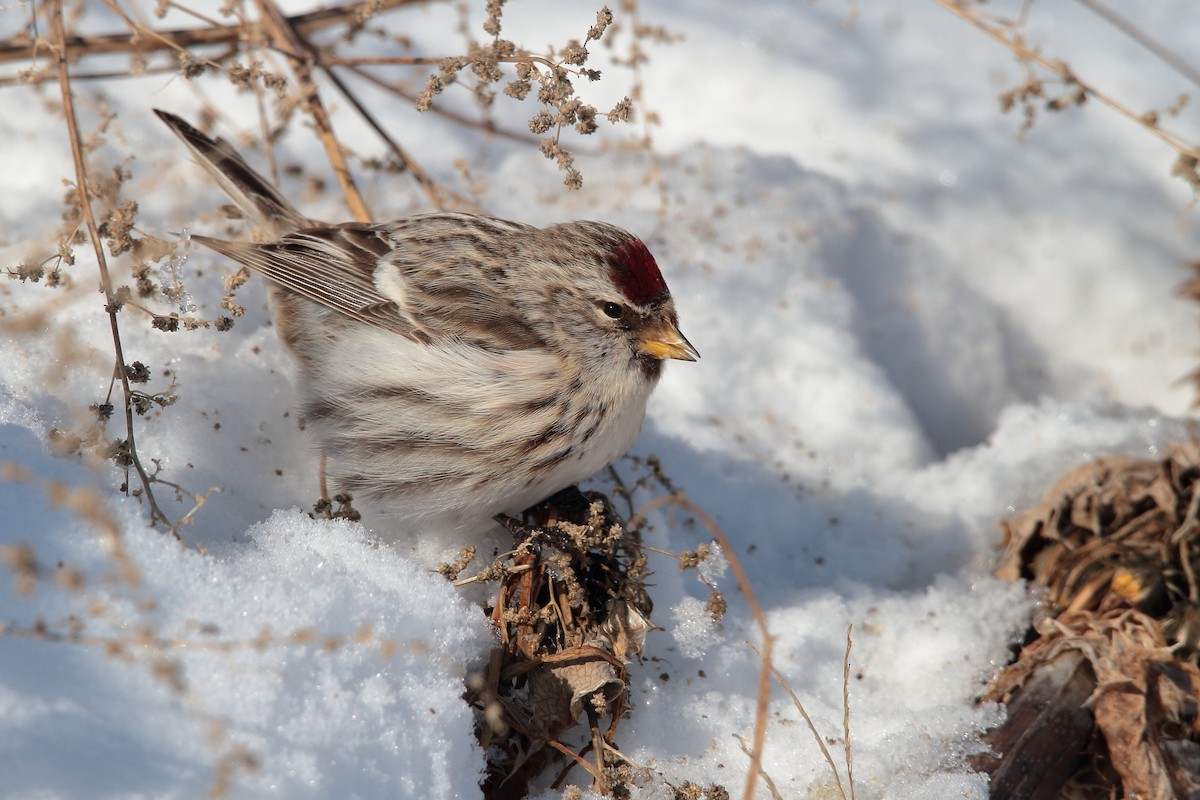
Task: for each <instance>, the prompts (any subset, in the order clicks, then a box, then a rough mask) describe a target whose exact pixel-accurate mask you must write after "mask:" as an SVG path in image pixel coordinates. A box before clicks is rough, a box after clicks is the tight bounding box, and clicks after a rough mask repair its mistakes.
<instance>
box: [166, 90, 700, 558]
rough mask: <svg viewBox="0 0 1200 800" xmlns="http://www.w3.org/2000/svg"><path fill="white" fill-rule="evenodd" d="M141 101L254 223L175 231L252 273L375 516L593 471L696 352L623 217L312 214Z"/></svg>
mask: <svg viewBox="0 0 1200 800" xmlns="http://www.w3.org/2000/svg"><path fill="white" fill-rule="evenodd" d="M156 113H157V114H158V116H159V117H160V118H161V119H162V120H163V121H164V122H166V123H167V125H169V126H170V127H171V130H173V131H174V132H175V133H176V134H177V135H178V136H179V137H180V138H181V139H183V141H184V142H185V143H186V144H187V146H188V147H189V148H190V149H191V151H192V153H194V154H195V156H196V157H197V159H198V160H199V162H200V164H201V165H202V166H204V167H205V168H206V169H207V170H208V172H210V173H211V174H212V175H213V177H214V178H216V180H217V182H218V183H219V184H220V185H221V187H222V188H223V189H224V190H225V192H226V194H228V195H229V197H230V199H231V200H232V201H233V202H234V204H235V205H236V206H237V207H238V208H239V209H240V210H241V212H242V213H243V214H244V215H245V216H246V217H247V218H248V220H249V221H250V222H252V223H254V224H255V225H257V226H258V227H259V229H260V232H261V235H262V237H263V238H264V239H265V240H266V241H265V242H263V243H261V244H255V243H250V242H229V241H223V240H220V239H210V238H207V237H204V236H193V237H192V238H193V239H194V240H195V241H197V242H200V243H201V244H203V245H205V246H207V247H210V248H212V249H213V250H216V251H217V252H218V253H221V254H223V255H225V256H228V257H229V258H231V259H233V260H235V261H238V262H241V263H242V264H244V265H246V266H247V267H249V268H250V269H251V270H253V271H255V272H258V273H260V274H262V275H263V276H265V277H266V278H267V279H268V281H269V286H270V289H269V296H270V300H271V306H272V316H273V319H274V323H275V326H276V330H277V332H278V334H279V337H280V339H281V340H282V341H283V343H284V344H285V345H286V346H287V348H288V349H289V350H290V351H291V353H292V355H293V356H294V358H295V361H296V363H297V367H298V370H297V383H298V388H299V393H300V406H299V408H300V413H301V414H302V416H303V418H304V419H306V420H307V421H308V427H309V430H311V431H312V433H313V436H314V438H315V439H316V442H317V444H318V445H319V446H320V448H321V449H322V450H323V451H324V452H325V453H326V455H327V456H328V459H329V460H328V467H327V468H328V475H329V478H330V479H331V481H332V483H333V485H334V487H335V488H337V489H339V490H342V491H347V492H350V493H352V494H353V495H354V497H355V498H356V499H365V500H367V501H368V503H369V504H370V505H372V506H374V507H376V508H378V509H380V510H381V511H382V512H384V513H386V514H387V515H388V516H389V517H391V521H392V522H393V524H395V525H396V527H397V530H396V531H395V533H394V534H393V538H394V536H395V535H397V534H419V533H421V532H423V531H440V532H446V533H464V534H465V533H474V532H477V531H481V530H484V529H486V528H488V527H489V526H491V525H493V524H494V523H493V522H492V519H493V517H494V516H495V515H496V514H499V513H506V514H517V513H519V512H521V511H522V510H524V509H525V508H527V507H529V506H531V505H533V504H534V503H537V502H539V501H540V500H543V499H545V498H546V497H548V496H550V495H551V494H553V493H554V492H556V491H558V490H560V489H562V488H564V487H567V486H570V485H571V484H574V483H576V482H578V481H581V480H583V479H585V478H587V477H589V476H591V475H592V474H593V473H595V472H597V471H598V470H600V469H602V468H603V467H605V466H606V465H608V464H610V463H611V462H612V461H613V460H614V459H616V458H617V457H619V456H620V455H622V454H623V453H624V452H625V451H626V450H628V449H629V447H630V446H632V445H633V442H634V440H635V439H636V438H637V436H638V433H639V431H640V429H641V426H642V418H643V416H644V415H645V411H646V401H647V399H648V398H649V396H650V392H651V390H652V389H653V388H654V385H655V383H657V381H658V378H659V376H660V375H661V373H662V363H663V360H664V359H668V358H676V359H683V360H686V361H694V360H695V359H696V358H697V357H698V355H699V354H698V353H697V352H696V349H695V348H694V347H692V345H691V344H690V343H689V342H688V341H687V339H685V338H684V337H683V334H681V333H680V332H679V327H678V323H677V318H676V314H675V304H674V302H673V301H672V299H671V294H670V292H669V291H668V289H667V284H666V282H665V281H664V280H663V277H662V273H661V272H660V271H659V268H658V265H657V264H656V263H655V261H654V257H653V256H651V255H650V252H649V250H647V249H646V246H645V245H644V244H643V243H642V242H641V241H640V240H639V239H638V238H637V237H635V236H633V235H632V234H630V233H628V232H626V231H624V230H621V229H620V228H617V227H615V226H613V225H608V224H605V223H602V222H569V223H565V224H561V225H551V226H549V227H546V228H535V227H532V226H530V225H523V224H520V223H517V222H508V221H505V220H501V219H495V218H493V217H486V216H482V215H478V214H450V213H445V214H423V215H419V216H414V217H409V218H407V219H401V220H397V221H395V222H385V223H379V224H360V223H344V224H340V225H327V224H324V223H320V222H316V221H313V220H310V219H308V218H306V217H305V216H303V215H302V214H301V213H300V212H299V211H297V210H296V209H295V208H293V207H292V206H291V204H290V203H288V201H287V200H285V199H284V197H283V195H282V194H281V193H280V192H279V191H278V190H277V189H275V188H274V187H273V186H271V185H270V184H269V183H268V182H267V181H266V180H265V179H263V178H262V177H261V176H259V175H258V174H257V173H255V172H254V171H253V170H252V169H250V167H249V166H248V165H247V164H246V162H245V161H244V160H243V159H242V158H241V156H240V155H238V153H237V152H236V151H235V150H234V149H233V147H232V146H231V145H229V144H228V143H227V142H225V141H224V140H221V139H217V140H215V141H214V140H213V139H211V138H209V137H208V136H206V135H205V134H203V133H201V132H200V131H198V130H196V129H195V128H193V127H192V126H190V125H189V124H187V123H186V122H184V121H183V120H182V119H180V118H179V117H176V116H174V115H173V114H169V113H166V112H163V111H158V112H156ZM382 533H384V534H385V535H387V532H382Z"/></svg>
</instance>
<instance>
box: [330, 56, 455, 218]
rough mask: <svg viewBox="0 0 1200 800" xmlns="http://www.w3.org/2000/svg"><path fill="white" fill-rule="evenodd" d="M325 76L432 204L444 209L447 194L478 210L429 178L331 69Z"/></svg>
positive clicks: (440, 209) (422, 168)
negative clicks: (388, 149) (384, 144)
mask: <svg viewBox="0 0 1200 800" xmlns="http://www.w3.org/2000/svg"><path fill="white" fill-rule="evenodd" d="M322 66H324V65H323V64H322ZM325 76H326V77H327V78H329V80H330V81H331V82H332V83H333V85H334V86H336V87H337V89H338V91H340V92H341V93H342V96H343V97H345V98H346V99H347V100H348V101H350V105H352V106H354V110H355V111H357V112H358V113H359V115H360V116H361V117H362V118H363V119H364V120H365V121H366V123H367V124H368V125H370V126H371V129H372V130H373V131H375V133H376V134H377V135H378V136H379V138H380V139H383V141H384V142H385V143H387V146H388V147H389V148H390V149H391V151H392V154H393V155H395V156H396V158H398V159H399V160H400V163H402V164H403V165H404V167H405V169H407V170H408V172H409V174H410V175H412V176H413V178H414V179H415V180H416V182H417V183H418V184H419V185H420V187H421V189H422V190H423V191H424V192H425V196H426V197H428V198H429V202H431V203H433V205H434V206H436V207H437V209H438V210H439V211H445V210H446V206H447V203H446V199H447V195H448V196H449V198H450V199H452V200H453V201H454V202H455V203H456V205H457V207H459V208H462V207H468V208H472V209H473V210H478V208H477V207H476V205H475V204H474V203H472V202H471V201H470V200H468V199H467V198H465V197H462V196H461V195H459V194H457V193H455V192H453V191H450V190H449V189H447V188H445V187H444V186H440V185H439V184H438V183H437V181H435V180H434V179H433V178H431V177H430V176H429V173H428V172H426V171H425V169H424V167H422V166H421V165H420V164H418V163H417V162H416V161H415V160H413V158H412V157H411V156H409V155H408V153H407V152H406V151H405V150H404V148H403V147H401V146H400V143H399V142H397V141H396V140H395V139H393V138H392V137H391V135H390V134H388V132H387V131H386V130H385V129H384V127H383V126H382V125H380V124H379V121H378V120H376V119H375V115H374V114H372V113H371V111H370V110H369V109H368V108H367V107H366V106H365V105H363V104H362V102H360V101H359V99H358V96H357V95H355V94H354V93H353V92H351V91H350V88H349V87H348V86H346V84H345V83H344V82H342V79H341V78H339V77H338V76H337V75H335V74H334V73H333V71H332V70H330V69H326V70H325Z"/></svg>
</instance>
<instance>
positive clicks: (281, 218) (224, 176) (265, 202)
mask: <svg viewBox="0 0 1200 800" xmlns="http://www.w3.org/2000/svg"><path fill="white" fill-rule="evenodd" d="M154 113H155V114H157V115H158V118H159V119H161V120H162V121H163V122H165V123H167V125H168V127H170V128H171V130H173V131H174V132H175V135H176V136H178V137H179V138H180V139H182V140H183V142H184V144H186V145H187V146H188V149H189V150H191V151H192V153H193V154H194V155H195V156H196V160H197V161H199V162H200V165H201V166H203V167H204V168H205V169H206V170H208V172H209V174H211V175H212V176H213V178H215V179H216V181H217V183H218V184H220V186H221V188H222V189H224V190H225V194H227V195H228V196H229V199H230V200H232V201H233V203H234V205H236V206H237V207H238V209H239V210H241V212H242V214H244V215H245V216H246V217H247V218H248V219H249V220H250V221H251V222H253V223H254V224H255V225H257V226H258V227H259V228H260V229H261V230H262V233H263V235H265V236H267V237H269V238H277V237H279V236H282V235H283V234H285V233H289V232H291V231H295V230H299V229H301V228H309V227H312V226H313V224H314V223H313V222H312V221H311V220H310V219H308V217H305V216H304V215H303V214H301V213H300V212H299V211H297V210H296V209H295V208H294V207H293V206H292V204H291V203H289V202H288V201H287V200H286V199H284V197H283V195H282V194H280V193H279V190H278V189H276V188H275V187H274V186H272V185H271V184H270V183H269V182H268V181H267V180H266V178H264V177H263V176H261V175H259V174H258V173H257V172H255V171H254V170H252V169H251V168H250V165H249V164H247V163H246V162H245V160H244V159H243V158H242V157H241V156H240V155H239V154H238V152H237V150H235V149H234V148H233V145H231V144H229V142H227V141H225V140H224V139H221V138H217V139H215V140H214V139H212V138H211V137H209V136H207V135H206V134H203V133H201V132H200V131H198V130H196V129H195V128H193V127H192V126H191V125H189V124H188V123H186V122H184V121H183V120H182V119H180V118H179V117H177V116H175V115H174V114H172V113H170V112H168V111H161V110H159V109H157V108H156V109H155V110H154Z"/></svg>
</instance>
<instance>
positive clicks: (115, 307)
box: [50, 0, 171, 527]
mask: <svg viewBox="0 0 1200 800" xmlns="http://www.w3.org/2000/svg"><path fill="white" fill-rule="evenodd" d="M50 15H51V20H50V22H51V26H52V30H53V36H54V42H55V48H56V50H57V53H56V55H57V62H58V85H59V89H60V90H61V92H62V102H63V116H64V117H65V118H66V121H67V136H68V137H69V138H70V141H71V157H72V159H73V160H74V162H75V189H76V192H77V195H78V199H79V209H80V213H81V214H82V215H83V219H84V222H85V224H86V225H87V229H88V238H89V239H90V240H91V242H92V248H93V250H94V251H95V253H96V266H97V268H98V270H99V272H100V286H101V288H102V289H103V290H104V297H105V300H106V303H105V311H106V312H107V314H108V322H109V327H110V328H111V329H112V338H113V351H114V363H113V372H114V374H115V375H116V377H117V378H118V379H120V381H121V391H122V399H123V400H124V406H125V433H126V437H127V441H128V443H129V460H130V462H131V463H132V464H133V467H134V469H136V470H137V474H138V477H139V478H140V479H141V482H142V490H143V491H144V492H145V494H146V502H147V503H148V504H149V506H150V520H151V522H152V523H160V522H161V523H163V524H164V525H166V526H168V527H169V526H170V524H171V521H170V520H169V519H167V516H166V514H164V513H163V512H162V510H161V509H160V508H159V507H158V503H157V502H155V500H154V492H153V491H152V490H151V489H150V476H149V475H147V474H146V470H145V468H144V467H143V466H142V461H141V458H140V457H139V456H138V452H137V444H136V440H135V438H134V424H133V404H132V403H131V402H130V397H131V392H130V389H129V377H128V376H127V375H126V373H125V351H124V348H123V347H122V345H121V329H120V325H119V323H118V322H117V314H118V312H119V311H120V305H119V304H118V303H117V302H116V297H115V294H114V292H113V285H112V279H111V277H110V276H109V274H108V261H107V260H106V259H105V257H104V245H103V242H102V241H101V238H100V231H99V228H98V227H97V225H96V217H95V215H93V214H92V201H91V195H90V193H89V191H88V174H87V164H86V162H85V161H84V157H83V139H82V137H81V136H80V134H79V121H78V119H77V118H76V117H75V102H74V97H73V95H72V94H71V76H70V71H69V69H68V64H67V48H66V30H65V27H64V25H63V17H62V0H54V2H53V4H52V5H51V10H50ZM125 490H126V491H127V492H128V491H129V481H128V478H127V479H126V481H125Z"/></svg>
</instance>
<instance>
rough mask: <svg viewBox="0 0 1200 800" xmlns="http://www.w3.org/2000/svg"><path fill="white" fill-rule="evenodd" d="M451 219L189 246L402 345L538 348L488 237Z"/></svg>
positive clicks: (198, 238)
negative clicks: (226, 259) (211, 253)
mask: <svg viewBox="0 0 1200 800" xmlns="http://www.w3.org/2000/svg"><path fill="white" fill-rule="evenodd" d="M459 219H460V218H459V215H454V214H444V215H425V216H423V217H410V218H408V219H405V220H401V221H398V222H394V223H388V224H383V225H372V224H365V223H361V224H360V223H346V224H342V225H331V226H321V227H313V228H305V229H303V230H299V231H296V232H294V233H290V234H287V235H286V236H283V237H282V238H280V239H279V240H278V241H275V242H268V243H264V244H253V243H248V242H228V241H223V240H220V239H210V238H208V237H204V236H194V237H193V238H194V239H196V241H198V242H200V243H201V244H203V245H205V246H206V247H210V248H212V249H213V250H216V251H217V252H219V253H221V254H223V255H225V256H228V257H229V258H232V259H233V260H235V261H238V262H240V263H242V264H245V265H246V266H247V267H249V268H250V269H252V270H254V271H255V272H258V273H261V274H262V275H263V276H264V277H266V278H268V279H269V280H271V281H273V282H275V283H276V284H278V285H280V286H282V287H283V288H285V289H289V290H291V291H293V292H296V293H297V294H299V295H301V296H303V297H306V298H308V299H309V300H314V301H316V302H318V303H321V304H322V305H324V306H327V307H328V308H331V309H333V310H334V311H338V312H340V313H342V314H345V315H346V316H348V317H351V318H353V319H356V320H359V321H360V322H364V323H366V324H368V325H372V326H374V327H377V328H381V329H383V330H386V331H390V332H392V333H396V334H399V335H401V336H405V337H408V338H410V339H418V340H424V341H438V340H457V341H461V342H466V343H470V344H474V345H477V346H480V347H485V348H487V349H494V350H524V349H528V348H531V347H537V346H541V345H542V344H544V342H543V339H542V338H541V336H539V335H538V334H537V333H536V332H535V331H534V330H533V328H532V327H531V326H530V325H529V323H528V321H527V320H526V319H525V315H524V314H522V313H520V311H519V309H518V308H517V307H516V305H514V303H513V301H512V297H511V296H510V293H509V292H508V291H507V288H506V286H505V281H504V278H505V276H506V274H507V273H506V269H507V266H508V264H507V262H506V258H505V256H506V253H505V252H504V251H503V250H502V249H499V246H498V245H497V246H496V247H493V246H492V243H493V242H494V241H497V240H493V239H492V237H484V238H486V239H487V240H488V241H484V240H483V239H481V238H480V236H479V235H478V230H476V229H477V228H478V225H474V227H473V228H472V229H471V230H470V232H469V233H464V232H463V229H462V227H461V226H460V225H456V224H455V223H457V222H458V221H459ZM476 219H478V218H472V221H473V222H474V220H476ZM487 222H488V223H490V222H495V223H496V224H497V225H501V226H513V227H514V230H516V229H521V230H525V229H526V227H525V226H517V225H516V223H505V222H502V221H500V220H495V221H491V220H488V221H487ZM506 229H507V227H505V228H503V229H502V230H506ZM455 230H456V231H457V233H451V231H455ZM500 241H502V240H500Z"/></svg>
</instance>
